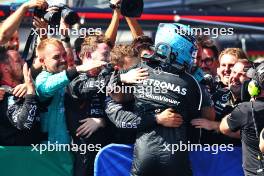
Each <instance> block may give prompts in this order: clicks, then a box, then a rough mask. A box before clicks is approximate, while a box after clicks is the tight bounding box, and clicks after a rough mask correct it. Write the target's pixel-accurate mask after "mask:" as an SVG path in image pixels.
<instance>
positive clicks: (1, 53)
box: [0, 46, 8, 63]
mask: <svg viewBox="0 0 264 176" xmlns="http://www.w3.org/2000/svg"><path fill="white" fill-rule="evenodd" d="M7 62H8V55H7V49H6V47H4V46H0V63H7Z"/></svg>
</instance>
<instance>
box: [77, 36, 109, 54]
mask: <svg viewBox="0 0 264 176" xmlns="http://www.w3.org/2000/svg"><path fill="white" fill-rule="evenodd" d="M99 43H105V44H107V45H108V46H109V47H110V48H112V47H113V44H112V43H111V41H110V39H107V38H106V37H105V36H104V35H90V36H87V37H86V38H85V39H84V41H83V43H82V45H81V51H80V58H84V57H85V56H86V55H87V53H89V54H91V53H92V52H94V51H95V50H96V48H97V45H98V44H99Z"/></svg>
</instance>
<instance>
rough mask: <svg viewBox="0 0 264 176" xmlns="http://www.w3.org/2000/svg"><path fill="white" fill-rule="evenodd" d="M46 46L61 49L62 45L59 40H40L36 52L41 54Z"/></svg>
mask: <svg viewBox="0 0 264 176" xmlns="http://www.w3.org/2000/svg"><path fill="white" fill-rule="evenodd" d="M47 45H55V46H61V47H63V44H62V42H61V41H60V40H58V39H56V38H47V39H44V40H42V41H41V42H40V43H39V44H38V46H37V52H38V53H40V52H42V51H43V50H44V49H45V48H46V46H47Z"/></svg>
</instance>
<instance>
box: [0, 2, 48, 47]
mask: <svg viewBox="0 0 264 176" xmlns="http://www.w3.org/2000/svg"><path fill="white" fill-rule="evenodd" d="M47 6H48V4H47V2H46V1H45V0H31V1H29V2H25V3H24V4H22V5H21V6H20V7H19V8H18V9H17V10H16V11H15V12H14V13H13V14H12V15H10V16H9V17H8V18H7V19H6V20H5V21H4V22H3V23H2V24H1V28H0V44H5V43H6V42H8V40H9V39H10V38H11V37H12V35H13V34H14V32H15V31H16V30H17V29H18V28H19V25H20V23H21V21H22V19H23V18H24V14H25V12H26V11H27V10H28V9H30V8H35V7H38V8H42V9H45V8H47Z"/></svg>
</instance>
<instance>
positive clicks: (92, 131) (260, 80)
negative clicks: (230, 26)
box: [0, 0, 264, 176]
mask: <svg viewBox="0 0 264 176" xmlns="http://www.w3.org/2000/svg"><path fill="white" fill-rule="evenodd" d="M111 2H112V3H113V4H117V3H119V0H115V1H111ZM111 7H112V8H113V16H112V19H111V22H110V24H109V27H108V28H107V30H106V31H105V32H104V33H101V34H100V35H86V36H78V38H77V39H76V40H75V42H74V48H72V47H71V43H70V42H71V38H70V35H69V33H68V32H67V31H68V29H70V25H69V24H67V23H66V22H65V20H64V19H63V18H61V20H60V25H59V26H60V29H59V30H60V31H61V36H59V37H60V39H57V38H54V37H49V36H47V35H41V33H39V36H38V37H39V38H38V43H37V47H36V51H35V58H34V60H33V64H32V65H31V64H30V62H28V60H25V58H23V59H22V57H21V55H20V53H19V51H18V50H19V34H18V29H19V26H20V23H21V21H22V19H23V17H24V14H25V12H27V11H28V10H29V9H32V8H39V9H44V10H46V9H50V8H49V7H48V4H47V2H46V1H45V0H31V1H29V2H26V3H24V4H23V5H21V6H20V7H19V8H18V9H17V10H16V11H15V12H14V13H13V14H11V15H10V16H9V17H8V18H7V19H6V20H4V21H2V22H1V23H0V45H1V47H0V109H1V111H0V145H2V146H28V145H29V146H30V145H32V144H39V143H43V144H47V143H59V144H77V145H81V144H86V145H88V144H94V145H97V144H100V147H104V146H106V145H108V144H110V143H128V144H135V145H134V154H133V164H132V169H131V175H135V176H150V175H151V176H161V175H166V176H170V175H171V176H174V175H184V176H187V175H192V169H191V164H190V161H189V156H188V155H189V152H188V151H177V152H176V153H172V152H171V151H168V150H164V146H166V145H168V144H179V143H186V144H187V143H188V142H191V143H197V144H210V145H213V144H219V145H220V144H233V146H241V144H242V150H243V169H244V173H245V175H257V172H258V173H261V172H263V170H261V169H262V168H261V166H262V164H261V163H262V162H263V161H262V159H263V157H262V154H261V151H264V142H263V139H264V134H263V132H261V130H262V129H263V128H264V120H263V119H262V118H263V117H264V102H263V100H264V58H258V59H256V60H255V61H254V62H252V61H250V60H249V58H248V57H247V54H246V53H245V52H244V51H243V50H242V49H240V48H226V49H224V50H222V51H220V50H219V49H218V47H217V46H216V44H215V43H214V41H213V40H211V39H210V38H209V37H207V36H195V35H187V34H185V35H183V34H179V33H177V32H176V31H177V30H176V29H181V30H184V31H191V28H190V27H188V26H186V25H183V24H179V23H161V24H160V25H159V26H158V30H157V32H156V37H155V40H153V39H152V38H150V37H148V36H145V35H144V33H143V30H142V29H141V27H140V25H139V23H138V22H137V20H136V18H132V17H125V18H124V19H125V20H126V21H127V24H128V26H129V28H130V30H131V32H132V36H133V38H134V40H133V41H131V43H130V44H117V43H116V36H117V32H118V26H119V21H120V19H121V18H120V17H121V13H120V9H119V8H118V7H119V6H118V5H115V6H111ZM51 8H52V7H51ZM52 10H54V9H52ZM33 25H34V27H35V28H36V29H37V31H40V30H41V29H43V28H44V29H47V27H48V23H47V22H46V21H45V20H43V19H41V18H39V17H34V19H33ZM57 37H58V36H57ZM118 88H120V89H121V90H130V91H128V92H127V91H116V90H120V89H118ZM259 142H260V144H259ZM97 152H98V151H88V152H87V153H85V154H83V153H80V152H73V154H74V156H75V157H74V175H76V176H84V175H86V176H87V175H93V171H94V164H93V163H94V160H95V156H96V154H97ZM241 164H242V163H241ZM230 169H232V168H230ZM263 169H264V168H263Z"/></svg>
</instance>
